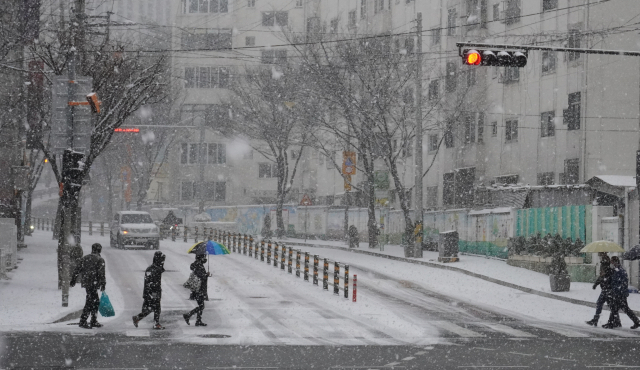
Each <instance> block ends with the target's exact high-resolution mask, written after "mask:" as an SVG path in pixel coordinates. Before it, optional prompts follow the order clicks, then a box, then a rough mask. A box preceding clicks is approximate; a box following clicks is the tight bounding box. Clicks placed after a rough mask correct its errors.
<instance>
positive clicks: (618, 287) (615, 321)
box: [602, 257, 640, 329]
mask: <svg viewBox="0 0 640 370" xmlns="http://www.w3.org/2000/svg"><path fill="white" fill-rule="evenodd" d="M611 265H612V269H613V276H612V278H611V306H610V307H611V314H610V315H609V321H608V322H607V323H606V324H604V325H602V327H603V328H605V329H613V328H619V327H621V326H622V323H621V322H620V314H619V313H618V311H619V310H622V312H624V313H626V314H627V316H629V318H630V319H631V321H633V326H632V327H631V329H637V328H639V327H640V320H638V317H637V316H636V314H635V313H633V311H632V310H631V308H629V303H627V297H629V276H628V275H627V272H626V271H625V270H624V268H622V265H621V264H620V259H619V258H618V257H611Z"/></svg>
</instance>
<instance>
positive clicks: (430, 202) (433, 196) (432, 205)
mask: <svg viewBox="0 0 640 370" xmlns="http://www.w3.org/2000/svg"><path fill="white" fill-rule="evenodd" d="M425 195H426V199H425V200H426V202H427V203H426V208H427V209H436V208H438V187H437V186H427V192H426V194H425Z"/></svg>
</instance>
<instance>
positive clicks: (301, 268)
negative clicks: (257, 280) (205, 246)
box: [196, 229, 356, 302]
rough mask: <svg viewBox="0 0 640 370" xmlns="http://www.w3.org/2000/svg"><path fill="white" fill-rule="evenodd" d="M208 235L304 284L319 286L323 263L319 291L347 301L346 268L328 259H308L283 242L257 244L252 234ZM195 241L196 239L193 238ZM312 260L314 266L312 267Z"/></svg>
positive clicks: (354, 288) (340, 263)
mask: <svg viewBox="0 0 640 370" xmlns="http://www.w3.org/2000/svg"><path fill="white" fill-rule="evenodd" d="M203 235H207V238H208V239H209V240H213V241H215V242H219V243H222V244H224V245H225V246H226V247H227V249H229V251H230V252H231V253H238V254H243V255H245V256H248V257H249V258H253V259H255V260H258V259H259V260H260V262H266V263H267V265H273V267H274V268H277V269H279V270H281V271H285V272H287V273H289V274H291V275H293V274H294V271H295V276H296V277H297V278H302V279H303V280H304V281H310V280H311V282H312V284H313V285H319V283H320V276H319V275H320V261H322V289H323V290H327V291H328V290H329V286H331V287H332V288H333V293H334V294H335V295H340V293H342V295H343V296H344V298H346V299H348V298H349V265H348V264H345V263H342V262H339V261H333V260H330V259H328V258H321V257H320V256H318V255H317V254H314V255H313V256H311V255H310V254H309V252H303V251H302V250H300V249H294V248H292V247H288V246H286V245H285V244H284V243H282V244H280V243H278V242H273V241H271V240H267V239H262V240H260V241H259V242H258V241H257V240H256V239H254V238H253V236H251V235H247V234H239V233H230V232H228V231H222V230H217V229H213V230H211V229H209V234H207V233H204V232H203ZM196 238H197V237H196ZM311 257H313V265H312V264H311ZM332 265H333V279H332V281H331V280H330V279H329V275H330V273H331V271H330V269H331V266H332ZM355 282H356V276H355V275H354V286H353V295H352V298H353V302H356V285H355Z"/></svg>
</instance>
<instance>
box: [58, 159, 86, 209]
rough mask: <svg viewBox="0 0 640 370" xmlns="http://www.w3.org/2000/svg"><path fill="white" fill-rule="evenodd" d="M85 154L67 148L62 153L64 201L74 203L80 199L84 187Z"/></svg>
mask: <svg viewBox="0 0 640 370" xmlns="http://www.w3.org/2000/svg"><path fill="white" fill-rule="evenodd" d="M83 158H84V154H83V153H79V152H74V151H73V150H70V149H67V150H65V151H64V153H63V154H62V182H63V187H62V201H63V202H64V203H66V204H72V203H73V202H77V201H78V195H79V194H80V189H81V188H82V172H83V170H84V169H83V167H84V162H83Z"/></svg>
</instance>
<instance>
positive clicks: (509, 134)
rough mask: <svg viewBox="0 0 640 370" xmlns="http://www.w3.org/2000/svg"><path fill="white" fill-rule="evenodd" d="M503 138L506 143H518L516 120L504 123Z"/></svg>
mask: <svg viewBox="0 0 640 370" xmlns="http://www.w3.org/2000/svg"><path fill="white" fill-rule="evenodd" d="M504 136H505V140H506V141H507V142H509V141H518V120H517V119H512V120H508V121H507V122H506V123H505V132H504Z"/></svg>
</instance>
